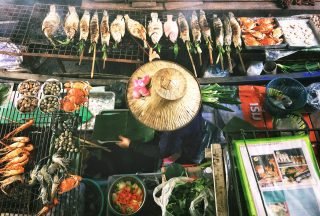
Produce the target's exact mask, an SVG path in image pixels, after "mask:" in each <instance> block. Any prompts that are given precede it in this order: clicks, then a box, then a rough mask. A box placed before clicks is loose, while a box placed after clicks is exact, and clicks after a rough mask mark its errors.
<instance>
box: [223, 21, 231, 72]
mask: <svg viewBox="0 0 320 216" xmlns="http://www.w3.org/2000/svg"><path fill="white" fill-rule="evenodd" d="M223 26H224V45H225V50H226V53H227V58H228V69H229V71H230V73H232V72H233V71H232V62H231V56H230V52H231V43H232V28H231V24H230V19H229V18H228V17H226V16H224V17H223Z"/></svg>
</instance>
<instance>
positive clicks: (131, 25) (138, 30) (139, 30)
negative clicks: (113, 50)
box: [124, 14, 148, 48]
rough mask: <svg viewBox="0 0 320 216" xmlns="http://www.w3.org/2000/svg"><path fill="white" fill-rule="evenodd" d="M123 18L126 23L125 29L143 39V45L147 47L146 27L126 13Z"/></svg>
mask: <svg viewBox="0 0 320 216" xmlns="http://www.w3.org/2000/svg"><path fill="white" fill-rule="evenodd" d="M124 19H125V22H126V25H127V29H128V31H129V32H130V34H131V35H132V36H134V37H136V38H138V39H140V40H142V41H143V46H144V47H145V48H147V47H148V43H147V33H146V29H145V28H144V26H143V25H141V24H140V23H139V22H138V21H135V20H133V19H131V18H130V17H129V15H128V14H126V15H124Z"/></svg>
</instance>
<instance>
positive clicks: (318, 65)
mask: <svg viewBox="0 0 320 216" xmlns="http://www.w3.org/2000/svg"><path fill="white" fill-rule="evenodd" d="M277 66H278V67H279V68H280V69H281V71H282V72H283V73H290V72H305V71H308V72H312V71H317V70H320V62H308V61H307V62H300V63H295V64H286V65H284V64H277Z"/></svg>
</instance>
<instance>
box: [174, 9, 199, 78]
mask: <svg viewBox="0 0 320 216" xmlns="http://www.w3.org/2000/svg"><path fill="white" fill-rule="evenodd" d="M178 25H179V30H180V38H181V39H182V41H183V42H184V43H185V45H186V47H187V51H188V54H189V58H190V61H191V64H192V68H193V72H194V75H195V76H196V77H197V71H196V67H195V65H194V61H193V58H192V56H191V53H190V49H191V44H190V35H189V26H188V22H187V20H186V18H185V16H184V15H183V14H182V13H179V16H178Z"/></svg>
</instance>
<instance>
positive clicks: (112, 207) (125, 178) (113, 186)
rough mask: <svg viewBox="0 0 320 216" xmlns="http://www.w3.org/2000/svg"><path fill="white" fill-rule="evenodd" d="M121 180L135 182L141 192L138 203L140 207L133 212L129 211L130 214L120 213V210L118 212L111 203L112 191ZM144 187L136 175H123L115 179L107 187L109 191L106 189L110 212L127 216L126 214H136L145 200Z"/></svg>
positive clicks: (119, 215)
mask: <svg viewBox="0 0 320 216" xmlns="http://www.w3.org/2000/svg"><path fill="white" fill-rule="evenodd" d="M121 181H124V182H126V181H130V182H131V183H133V184H134V183H136V184H137V185H138V186H139V187H140V188H141V190H142V193H143V199H142V203H141V205H140V208H139V209H138V210H137V211H136V212H134V213H131V214H122V213H121V212H118V211H117V210H116V209H115V208H114V204H113V203H112V194H113V193H114V191H115V189H116V186H117V184H118V183H119V182H121ZM146 194H147V193H146V188H145V186H144V184H143V182H142V181H141V180H140V179H139V178H138V177H136V176H123V177H120V178H118V179H116V180H115V181H114V182H113V183H112V184H111V186H110V188H109V191H108V206H109V208H110V210H111V212H112V213H113V214H115V215H118V216H128V215H135V214H137V213H138V212H140V210H141V209H142V207H143V205H144V203H145V201H146Z"/></svg>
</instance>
